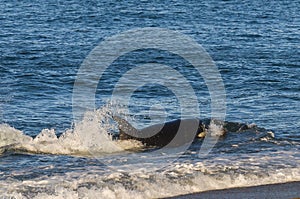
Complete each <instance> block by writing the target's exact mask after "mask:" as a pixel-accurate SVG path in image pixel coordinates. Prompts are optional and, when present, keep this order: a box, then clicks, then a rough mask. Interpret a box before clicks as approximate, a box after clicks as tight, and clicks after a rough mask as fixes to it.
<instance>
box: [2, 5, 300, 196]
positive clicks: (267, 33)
mask: <svg viewBox="0 0 300 199" xmlns="http://www.w3.org/2000/svg"><path fill="white" fill-rule="evenodd" d="M299 8H300V3H299V2H298V1H292V0H290V1H267V2H264V1H258V0H254V1H243V2H240V1H236V0H232V1H214V0H213V1H196V0H195V1H193V0H192V1H171V2H165V1H155V0H153V1H106V2H101V1H75V0H70V1H60V0H50V1H47V2H43V3H41V2H40V1H27V0H26V1H21V2H20V1H6V0H4V1H2V2H1V4H0V10H1V12H0V37H1V39H0V74H1V81H0V123H5V124H8V125H9V126H11V127H14V128H15V129H18V130H21V131H23V132H24V134H26V135H29V136H32V137H34V136H36V135H38V134H39V133H40V132H41V131H42V130H43V129H46V128H49V129H51V128H53V129H55V131H56V134H62V133H63V132H65V130H66V129H68V128H71V127H72V125H73V113H72V92H73V86H74V82H75V80H76V77H77V72H78V70H79V68H80V66H81V64H82V62H83V61H84V59H85V58H86V57H87V56H88V55H89V53H90V52H91V51H92V50H93V49H94V48H95V47H96V46H97V45H98V44H99V43H101V42H102V41H104V40H105V39H106V38H107V37H110V36H113V35H116V34H119V33H121V32H123V31H127V30H130V29H133V28H143V27H160V28H166V29H170V30H175V31H178V32H180V33H182V34H185V35H187V36H189V37H191V38H192V39H194V40H195V41H196V42H198V43H199V44H201V45H202V46H203V48H204V49H205V50H206V51H207V52H208V53H209V55H210V56H211V57H212V59H213V60H214V62H215V64H216V66H217V67H218V69H219V72H220V74H221V76H222V79H223V83H224V86H225V90H226V103H227V104H226V120H228V121H237V122H243V123H249V124H250V123H255V124H257V125H258V126H259V127H262V128H265V129H271V130H272V131H274V132H275V140H273V141H271V143H261V142H258V143H256V142H255V141H254V142H255V144H256V145H255V149H254V150H253V151H256V152H258V151H261V153H258V155H257V156H255V155H254V157H252V156H251V158H252V159H255V158H257V161H258V162H260V163H261V164H259V165H260V166H257V167H258V168H257V170H259V171H260V170H261V172H259V173H260V174H261V175H262V173H264V172H265V170H272V169H273V170H276V169H278V168H281V167H285V166H284V165H287V166H286V167H287V168H292V169H296V171H294V170H290V173H293V172H295V173H293V174H291V176H289V179H292V180H299V179H298V177H299V176H297V175H298V174H299V166H298V165H299V146H300V144H299V143H300V134H299V133H300V132H299V127H300V87H299V85H300V48H299V47H300V16H299V13H300V9H299ZM148 62H152V63H153V62H155V63H160V64H166V65H168V64H169V65H172V66H173V67H174V68H175V69H178V68H180V70H182V71H181V72H182V73H183V74H185V76H187V77H189V81H190V82H191V84H192V85H193V88H194V89H195V90H196V95H197V97H198V102H199V104H200V110H201V117H203V118H205V117H207V116H209V112H210V106H209V103H210V99H209V94H208V91H207V88H206V86H205V83H204V81H203V78H202V79H201V77H200V78H198V77H197V76H194V75H193V72H194V71H193V68H192V67H191V66H190V65H189V63H187V62H186V61H185V60H182V59H181V58H180V57H176V55H173V54H172V53H169V52H164V51H159V50H153V49H148V50H143V51H136V52H131V53H129V54H126V55H124V56H123V57H120V58H119V59H118V60H116V61H115V62H114V63H113V66H112V67H111V68H114V70H111V71H107V76H105V77H104V78H103V79H102V82H100V83H99V85H98V88H97V92H96V107H97V108H101V107H102V106H103V105H104V104H105V100H103V99H102V98H101V97H103V96H104V97H105V96H109V95H110V94H111V89H112V88H113V86H114V83H115V82H116V80H117V78H119V77H120V76H122V72H123V73H124V71H122V70H124V68H125V66H126V67H128V68H129V69H130V68H133V67H134V66H135V65H137V64H141V63H148ZM155 83H156V82H153V84H151V85H146V86H144V87H141V88H139V90H137V91H136V92H135V93H134V94H133V96H132V100H133V101H132V106H131V107H130V114H129V116H132V117H135V119H134V121H133V122H134V124H135V125H136V126H139V127H145V126H147V125H148V124H149V123H150V122H149V118H151V114H149V110H151V106H152V105H154V104H159V105H160V106H164V107H165V109H164V110H165V112H166V114H167V119H168V120H171V119H176V118H178V117H180V109H179V108H178V100H177V99H176V97H174V95H173V94H174V93H173V92H172V91H171V90H169V89H168V88H165V87H163V86H160V85H157V84H155ZM181 89H183V90H184V89H185V88H181ZM152 111H153V110H152ZM165 112H164V113H162V112H159V111H158V112H155V111H154V112H151V111H150V113H152V114H154V115H155V117H156V118H154V119H157V120H159V119H160V116H162V115H163V114H165ZM191 116H193V115H191ZM1 131H4V130H3V129H0V133H1ZM241 137H242V136H241ZM246 137H247V136H246ZM250 137H251V136H250ZM0 138H1V136H0ZM232 139H233V140H234V139H237V143H238V144H241V143H243V142H247V141H248V142H249V143H250V142H251V139H250V138H249V139H245V140H246V141H245V140H244V139H243V138H240V137H238V138H232ZM252 141H253V140H252ZM228 142H229V140H228ZM249 143H248V144H249ZM272 143H273V145H272ZM274 143H275V144H274ZM260 144H261V145H260ZM264 144H266V145H267V146H265V145H264ZM268 144H270V146H269V145H268ZM224 145H226V141H225V144H224ZM243 147H245V148H243V150H246V152H247V149H248V150H249V151H251V150H250V148H251V147H253V145H251V144H249V145H247V143H246V144H245V145H243ZM247 147H248V148H247ZM264 147H266V148H268V147H269V148H268V149H270V148H271V150H265V151H264V149H265V148H264ZM219 149H220V151H222V153H223V154H224V153H225V155H226V154H227V153H228V154H232V153H231V152H230V151H231V149H232V148H230V147H229V148H228V150H227V149H226V148H225V149H224V148H223V146H222V143H221V144H220V148H219ZM260 149H261V150H260ZM232 150H233V154H234V153H235V152H236V151H234V149H232ZM243 150H241V151H243ZM270 151H271V152H270ZM217 152H218V151H217ZM273 152H274V153H273ZM285 152H286V153H288V154H289V155H287V154H285ZM236 153H237V154H239V152H236ZM274 154H280V155H278V157H276V155H274ZM241 156H242V157H241V160H238V159H239V157H240V155H237V156H235V155H232V156H230V157H228V159H229V160H231V159H232V158H233V159H235V158H236V159H235V160H236V162H237V165H239V166H238V167H240V168H239V169H240V171H242V172H241V173H242V174H245V176H247V175H246V174H247V170H248V171H249V172H250V174H252V173H251V171H252V170H251V169H250V168H252V167H251V166H249V167H247V166H245V165H244V161H243V155H241ZM265 156H271V157H274V159H272V160H264V161H263V160H262V159H263V157H265ZM284 156H288V157H290V158H289V159H290V160H289V161H288V163H287V162H284V163H282V165H280V162H281V161H282V159H280V157H282V158H283V157H284ZM112 158H113V157H112ZM244 158H245V159H247V157H244ZM248 158H249V157H248ZM277 158H278V160H277ZM183 159H184V158H183ZM225 159H226V158H225ZM283 159H284V158H283ZM188 160H189V157H186V160H184V161H188ZM217 160H219V159H218V158H216V163H215V164H217V165H218V161H217ZM32 161H33V162H34V163H32ZM43 161H44V163H41V162H43ZM193 161H195V162H196V163H197V161H198V162H206V161H207V162H208V164H209V165H210V166H211V165H214V162H213V161H212V163H211V162H210V161H211V160H210V159H209V158H208V159H207V160H200V159H199V160H197V158H196V160H194V159H193ZM219 161H221V160H219ZM272 161H274V162H272ZM0 162H1V167H0V173H4V174H5V175H3V177H2V178H1V184H2V185H3V187H4V188H3V189H4V191H6V190H5V189H6V186H7V185H8V184H9V182H11V180H12V181H13V180H14V179H18V180H19V179H21V181H22V180H24V179H26V180H27V179H35V177H36V176H38V177H40V176H43V175H46V176H47V175H48V176H52V175H56V174H57V175H59V176H60V175H61V176H63V177H62V178H65V177H64V175H67V174H66V173H68V171H69V169H70V170H72V171H79V174H78V176H76V175H75V177H74V178H71V179H80V176H81V175H82V174H85V168H86V167H89V168H90V167H91V168H92V169H89V170H93V169H94V170H95V171H99V170H101V172H102V170H104V171H103V172H104V173H105V172H108V171H106V170H105V169H104V168H103V167H102V166H101V164H100V163H99V166H98V167H97V161H96V162H94V160H92V159H91V160H89V159H85V158H83V159H81V158H76V157H69V156H50V155H49V156H48V155H34V154H27V155H25V154H23V155H22V154H14V153H13V154H8V155H7V154H6V155H3V156H1V157H0ZM66 162H68V163H69V164H70V165H69V166H65V163H66ZM239 162H240V163H241V164H238V163H239ZM245 162H247V161H246V160H245ZM196 163H195V164H196ZM20 165H21V166H20ZM220 165H221V166H220V167H222V166H224V165H225V167H226V166H228V163H227V162H226V161H225V163H224V162H223V163H220ZM243 165H244V167H243ZM272 165H273V166H274V168H273V167H272ZM19 166H20V168H19ZM39 166H40V167H41V168H40V169H36V170H35V171H32V170H31V169H30V167H37V168H39ZM194 166H195V165H194ZM276 166H278V167H276ZM48 167H51V169H50V170H47V169H43V168H48ZM94 167H97V168H94ZM207 167H209V166H207ZM275 167H276V168H275ZM55 168H57V169H55ZM195 168H196V166H195ZM209 168H210V167H209ZM223 168H224V167H222V169H223ZM228 168H229V166H228ZM230 168H234V166H231V167H230ZM230 168H229V170H230ZM22 169H23V170H22ZM222 169H220V170H218V167H216V171H217V172H218V171H219V172H220V171H221V170H222ZM297 169H298V170H297ZM29 170H30V171H29ZM233 170H234V169H233ZM244 170H245V171H244ZM254 170H255V169H254ZM234 171H235V170H234ZM234 171H232V172H234ZM18 172H20V173H27V175H28V176H27V177H26V176H25V174H24V176H23V177H20V178H18V177H17V175H16V174H15V173H18ZM81 172H82V173H81ZM99 172H100V171H99ZM28 173H29V174H28ZM158 173H159V172H157V173H155V175H156V174H157V175H158ZM237 173H239V172H237ZM254 173H255V172H254ZM283 173H284V172H283ZM250 174H249V175H250ZM22 175H23V174H22ZM22 175H21V176H22ZM97 175H100V174H99V173H97ZM132 175H133V174H132ZM269 175H270V176H271V174H269ZM231 177H232V178H233V179H235V177H236V176H231ZM124 178H126V177H124ZM183 178H184V177H183ZM186 178H188V177H186ZM274 178H275V177H274ZM58 179H59V178H58ZM130 179H131V178H130ZM174 179H175V180H174V181H176V177H175V178H174ZM180 180H182V178H180V177H178V179H177V181H178V182H181V181H180ZM33 181H34V180H33ZM87 181H88V180H87ZM271 181H272V180H271ZM274 181H276V182H277V181H280V180H278V179H277V178H276V180H274ZM282 181H284V180H282ZM13 182H14V181H13ZM18 182H19V181H18ZM147 182H148V181H147ZM154 182H156V181H155V180H154ZM172 182H173V181H172ZM14 183H15V184H18V183H17V182H14ZM57 183H58V184H59V183H60V181H59V180H57ZM88 183H90V184H92V185H93V183H95V184H97V182H94V181H93V183H91V181H88V182H87V184H88ZM101 183H102V184H101ZM101 183H100V184H101V186H100V185H99V182H98V188H99V187H106V186H108V187H109V186H111V182H110V181H109V180H106V181H105V180H103V181H101ZM126 183H127V181H126V182H122V183H121V184H122V185H124V184H126ZM148 183H149V184H151V180H149V182H148ZM266 183H267V181H266ZM250 184H251V183H250ZM92 185H89V186H92ZM18 186H19V185H18ZM20 186H21V185H20ZM35 186H36V187H38V185H35ZM66 186H67V185H66ZM82 186H84V185H82ZM168 186H170V185H169V184H167V185H166V187H168ZM195 186H196V185H195ZM33 187H34V186H33ZM79 187H80V186H79ZM96 187H97V186H96ZM124 187H125V188H124V189H125V190H131V189H133V190H135V191H136V192H138V193H143V191H141V190H140V189H138V190H136V189H135V188H134V186H133V185H130V184H129V185H128V184H127V185H126V186H125V185H124ZM24 189H25V191H24V190H23V191H24V192H25V194H24V195H27V196H28V195H30V194H29V191H28V190H30V192H33V196H34V193H35V194H36V193H44V192H45V193H49V194H53V193H54V192H55V191H53V190H52V188H51V189H50V188H48V189H47V188H45V189H42V188H41V189H36V190H34V188H32V190H31V189H29V188H28V187H27V188H24ZM153 189H154V188H153ZM16 190H17V188H16ZM45 190H46V191H45ZM47 190H48V192H47ZM78 190H79V188H78V187H77V188H76V189H75V192H76V191H78ZM164 190H165V192H166V193H167V194H166V195H168V190H167V188H166V189H164ZM0 191H1V189H0ZM79 192H80V191H78V193H79ZM99 192H101V193H102V192H103V190H102V189H101V190H99ZM56 193H60V192H59V191H58V192H56ZM176 193H177V192H176ZM183 193H184V191H183ZM123 194H124V193H123ZM177 194H178V193H177ZM58 195H59V194H58ZM125 195H126V194H125ZM169 195H170V194H169ZM126 196H127V195H126ZM147 196H148V197H150V196H149V195H147ZM154 196H155V195H154ZM154 196H153V197H154ZM78 197H79V198H80V196H78ZM115 197H117V198H118V196H115ZM128 197H130V196H128Z"/></svg>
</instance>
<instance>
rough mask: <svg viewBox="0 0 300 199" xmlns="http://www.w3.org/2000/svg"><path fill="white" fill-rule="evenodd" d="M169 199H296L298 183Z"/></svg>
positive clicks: (197, 193) (216, 191) (232, 189)
mask: <svg viewBox="0 0 300 199" xmlns="http://www.w3.org/2000/svg"><path fill="white" fill-rule="evenodd" d="M167 198H169V199H193V198H205V199H206V198H207V199H209V198H211V199H215V198H223V199H224V198H230V199H235V198H236V199H238V198H257V199H258V198H276V199H281V198H282V199H289V198H292V199H296V198H300V181H292V182H286V183H276V184H266V185H258V186H250V187H235V188H228V189H218V190H210V191H204V192H196V193H191V194H184V195H179V196H173V197H167Z"/></svg>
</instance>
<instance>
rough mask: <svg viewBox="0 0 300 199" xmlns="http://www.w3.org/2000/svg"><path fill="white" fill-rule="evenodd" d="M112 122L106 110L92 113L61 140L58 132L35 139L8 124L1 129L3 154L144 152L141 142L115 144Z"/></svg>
mask: <svg viewBox="0 0 300 199" xmlns="http://www.w3.org/2000/svg"><path fill="white" fill-rule="evenodd" d="M107 120H108V115H107V110H106V107H103V108H102V109H99V110H96V111H93V112H88V113H86V114H85V116H84V118H83V120H82V121H81V122H79V123H77V124H76V125H75V127H74V129H69V130H66V131H65V132H64V133H63V134H62V135H61V136H60V137H57V136H56V134H55V130H54V129H43V130H42V131H41V132H40V133H39V134H38V135H37V136H36V137H35V138H34V139H33V138H32V137H30V136H28V135H25V134H24V133H23V132H22V131H20V130H17V129H15V128H13V127H10V126H9V125H7V124H2V125H0V153H3V152H4V151H5V150H6V149H8V148H10V149H13V150H22V151H25V152H30V153H47V154H64V155H88V156H90V155H92V156H98V155H104V154H110V153H116V152H122V151H124V150H128V149H135V148H140V147H141V146H142V145H141V143H140V142H137V141H132V140H129V141H113V139H112V137H111V136H110V134H109V133H110V130H111V129H113V128H115V127H114V126H113V124H112V123H111V122H109V121H107Z"/></svg>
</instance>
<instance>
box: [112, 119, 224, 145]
mask: <svg viewBox="0 0 300 199" xmlns="http://www.w3.org/2000/svg"><path fill="white" fill-rule="evenodd" d="M113 119H114V120H115V121H116V122H117V123H118V128H119V135H118V136H119V137H118V139H119V140H129V139H133V140H138V141H140V142H142V143H143V144H144V145H145V146H147V147H164V146H168V147H178V146H182V145H184V144H188V143H191V142H192V141H193V140H194V139H195V138H199V139H201V138H204V137H205V136H206V134H207V131H208V127H209V125H210V122H211V120H210V119H206V120H203V121H201V120H200V119H197V118H194V119H177V120H173V121H169V122H166V123H162V124H155V125H152V126H149V127H146V128H143V129H136V128H135V127H133V126H132V125H131V124H130V123H129V122H127V121H126V120H125V119H123V118H121V117H119V116H113ZM223 131H224V132H223V134H225V129H224V130H223Z"/></svg>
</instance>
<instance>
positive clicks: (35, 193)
mask: <svg viewBox="0 0 300 199" xmlns="http://www.w3.org/2000/svg"><path fill="white" fill-rule="evenodd" d="M87 170H89V171H91V170H92V169H88V168H87ZM225 170H227V171H228V172H227V173H224V172H220V171H222V170H219V171H218V173H216V172H213V171H212V170H211V169H210V168H208V167H206V166H205V163H200V162H198V163H196V164H188V163H180V164H175V165H173V167H172V168H171V169H166V170H164V171H163V172H160V173H149V172H146V171H143V170H142V169H139V170H133V171H132V172H131V173H122V172H116V171H114V172H111V173H106V174H99V173H93V172H89V173H82V172H69V173H67V174H66V175H64V176H59V175H56V176H51V177H48V176H43V177H39V178H34V179H30V180H23V181H18V180H11V179H8V181H9V183H8V182H7V181H5V182H2V181H0V185H1V186H0V187H3V189H5V192H3V193H2V194H1V195H2V196H7V197H16V198H36V199H37V198H39V199H42V198H125V199H126V198H162V197H169V196H174V195H180V194H188V193H193V192H201V191H207V190H215V189H224V188H232V187H246V186H255V185H262V184H273V183H283V182H291V181H299V180H300V177H299V176H300V170H299V168H281V169H278V170H272V171H269V170H266V171H265V172H264V173H253V172H252V173H251V172H247V173H244V174H242V173H238V169H237V168H230V167H229V165H226V166H223V171H225ZM0 193H1V188H0Z"/></svg>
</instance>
